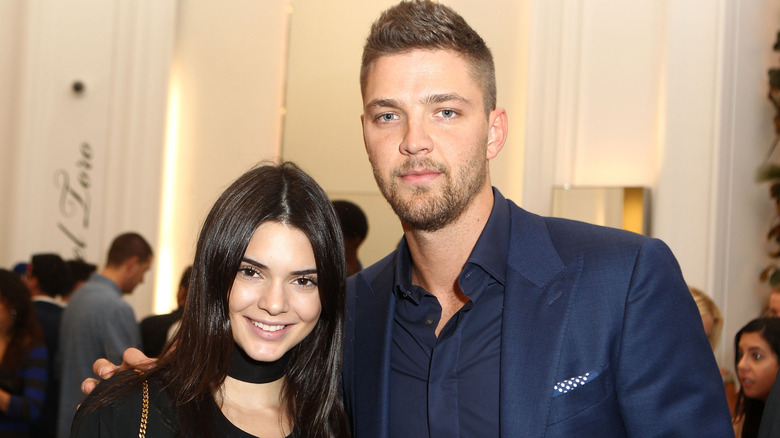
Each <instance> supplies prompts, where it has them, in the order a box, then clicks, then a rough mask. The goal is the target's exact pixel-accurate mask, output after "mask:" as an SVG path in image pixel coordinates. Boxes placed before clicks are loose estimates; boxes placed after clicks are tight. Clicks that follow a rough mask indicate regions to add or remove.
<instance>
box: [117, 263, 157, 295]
mask: <svg viewBox="0 0 780 438" xmlns="http://www.w3.org/2000/svg"><path fill="white" fill-rule="evenodd" d="M151 266H152V257H149V260H146V261H143V262H142V261H139V260H138V258H136V257H133V259H132V263H130V264H129V267H128V272H127V281H125V284H124V287H122V293H124V294H131V293H133V290H134V289H135V288H136V286H138V285H139V284H141V283H143V282H144V275H145V274H146V271H148V270H149V268H150V267H151Z"/></svg>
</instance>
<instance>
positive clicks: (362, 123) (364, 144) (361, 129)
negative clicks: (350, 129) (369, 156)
mask: <svg viewBox="0 0 780 438" xmlns="http://www.w3.org/2000/svg"><path fill="white" fill-rule="evenodd" d="M365 117H366V115H365V114H361V115H360V132H362V133H363V148H365V149H366V152H368V144H366V127H365V124H364V123H365Z"/></svg>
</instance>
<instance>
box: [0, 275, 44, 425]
mask: <svg viewBox="0 0 780 438" xmlns="http://www.w3.org/2000/svg"><path fill="white" fill-rule="evenodd" d="M47 357H48V355H47V351H46V346H45V345H44V343H43V331H42V330H41V327H40V326H39V325H38V321H37V320H36V318H35V314H34V312H33V305H32V301H31V299H30V292H29V290H28V289H27V286H25V285H24V282H23V281H22V279H21V278H19V276H18V275H17V274H15V273H13V272H11V271H7V270H5V269H0V358H2V361H0V436H2V437H8V438H11V437H26V436H28V432H29V428H30V424H31V423H32V422H33V421H35V420H36V419H37V418H38V416H39V414H40V412H41V406H42V405H43V400H44V397H45V396H46V378H47V371H46V369H47Z"/></svg>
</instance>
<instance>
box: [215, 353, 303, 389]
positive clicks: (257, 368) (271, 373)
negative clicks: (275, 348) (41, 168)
mask: <svg viewBox="0 0 780 438" xmlns="http://www.w3.org/2000/svg"><path fill="white" fill-rule="evenodd" d="M290 351H292V350H290ZM290 351H288V352H287V353H285V354H284V356H282V357H280V358H279V359H278V360H275V361H273V362H260V361H257V360H254V359H252V358H251V357H249V355H247V354H246V352H245V351H244V350H242V349H241V347H239V346H238V345H237V344H233V357H232V358H231V359H230V371H228V376H230V377H232V378H234V379H236V380H240V381H242V382H247V383H269V382H275V381H277V380H279V379H281V378H282V377H283V376H284V371H285V369H286V368H287V361H288V360H289V359H290Z"/></svg>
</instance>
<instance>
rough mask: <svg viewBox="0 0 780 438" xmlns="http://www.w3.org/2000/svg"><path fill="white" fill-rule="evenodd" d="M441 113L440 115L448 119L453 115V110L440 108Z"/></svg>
mask: <svg viewBox="0 0 780 438" xmlns="http://www.w3.org/2000/svg"><path fill="white" fill-rule="evenodd" d="M441 115H442V117H444V118H447V119H449V118H450V117H454V116H455V111H453V110H451V109H445V110H441Z"/></svg>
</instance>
